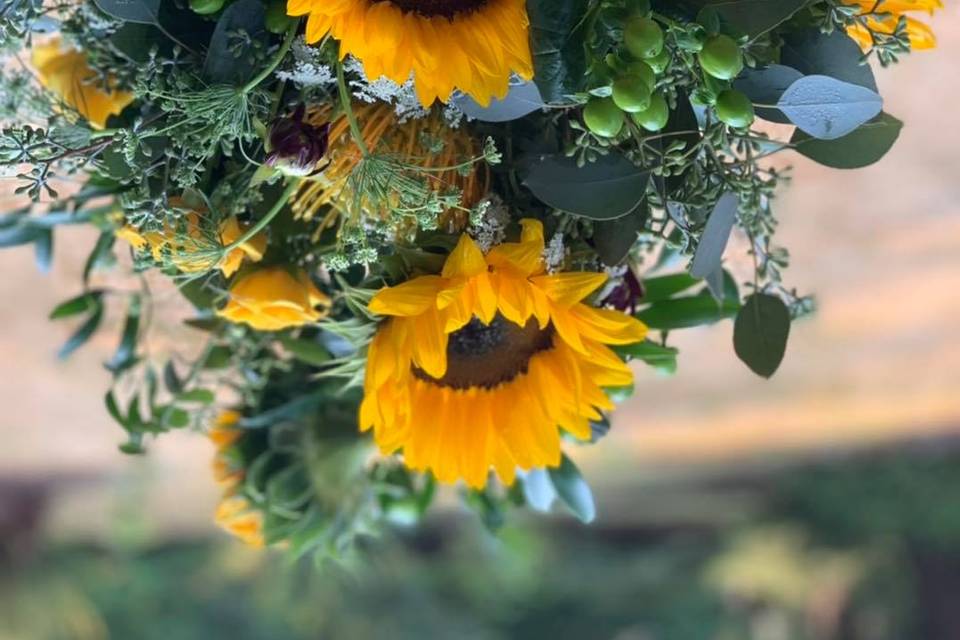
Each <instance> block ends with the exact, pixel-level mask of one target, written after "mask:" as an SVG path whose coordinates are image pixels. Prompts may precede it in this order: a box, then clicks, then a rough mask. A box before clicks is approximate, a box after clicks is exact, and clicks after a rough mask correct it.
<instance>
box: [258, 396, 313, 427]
mask: <svg viewBox="0 0 960 640" xmlns="http://www.w3.org/2000/svg"><path fill="white" fill-rule="evenodd" d="M321 400H322V396H321V395H320V394H317V393H313V394H310V395H304V396H300V397H299V398H296V399H294V400H291V401H290V402H288V403H286V404H282V405H280V406H279V407H274V408H272V409H268V410H267V411H264V412H262V413H260V414H259V415H256V416H248V417H245V418H243V419H241V420H240V426H241V427H243V428H244V429H260V428H263V427H269V426H271V425H273V424H274V423H276V422H278V421H280V420H287V419H290V418H295V417H298V416H302V415H305V414H307V413H309V412H311V411H314V410H315V409H316V408H317V407H318V406H319V405H320V403H321Z"/></svg>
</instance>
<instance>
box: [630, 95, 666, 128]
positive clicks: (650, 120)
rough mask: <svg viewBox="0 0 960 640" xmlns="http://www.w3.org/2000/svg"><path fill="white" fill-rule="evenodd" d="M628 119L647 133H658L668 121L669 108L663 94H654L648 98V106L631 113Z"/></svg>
mask: <svg viewBox="0 0 960 640" xmlns="http://www.w3.org/2000/svg"><path fill="white" fill-rule="evenodd" d="M630 117H631V118H633V121H634V122H636V123H637V126H640V127H643V128H644V129H646V130H647V131H660V130H661V129H663V128H664V127H665V126H667V120H669V119H670V107H669V106H668V105H667V99H666V98H664V97H663V94H660V93H655V94H653V96H651V97H650V105H649V106H648V107H647V108H646V109H644V110H643V111H640V112H637V113H631V114H630Z"/></svg>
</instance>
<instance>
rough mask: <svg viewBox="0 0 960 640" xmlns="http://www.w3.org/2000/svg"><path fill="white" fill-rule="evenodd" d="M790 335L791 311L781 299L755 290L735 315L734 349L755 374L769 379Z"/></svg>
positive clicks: (778, 363) (780, 358) (776, 367)
mask: <svg viewBox="0 0 960 640" xmlns="http://www.w3.org/2000/svg"><path fill="white" fill-rule="evenodd" d="M789 337H790V311H789V310H788V309H787V306H786V305H785V304H784V303H783V300H781V299H780V298H778V297H776V296H771V295H768V294H765V293H755V294H753V295H752V296H750V297H749V298H747V300H746V302H745V303H744V305H743V308H742V309H740V312H739V313H738V314H737V320H736V322H735V323H734V325H733V348H734V350H735V351H736V352H737V356H738V357H739V358H740V359H741V360H743V362H744V363H745V364H746V365H747V366H748V367H750V369H751V370H752V371H753V372H754V373H756V374H757V375H760V376H763V377H764V378H769V377H770V376H772V375H773V374H774V373H775V372H776V370H777V369H778V368H779V367H780V363H781V362H783V356H784V354H785V353H786V350H787V340H788V338H789Z"/></svg>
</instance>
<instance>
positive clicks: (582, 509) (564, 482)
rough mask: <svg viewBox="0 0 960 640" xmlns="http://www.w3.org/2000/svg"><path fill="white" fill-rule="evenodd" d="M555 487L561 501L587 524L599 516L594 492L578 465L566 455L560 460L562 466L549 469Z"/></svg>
mask: <svg viewBox="0 0 960 640" xmlns="http://www.w3.org/2000/svg"><path fill="white" fill-rule="evenodd" d="M548 474H549V475H550V481H551V482H552V483H553V488H554V489H556V491H557V495H558V496H559V497H560V501H561V502H563V504H564V505H565V506H566V507H567V508H568V509H570V511H571V512H572V513H573V515H575V516H577V518H578V519H579V520H580V521H581V522H583V523H586V524H589V523H590V522H593V520H594V518H596V516H597V508H596V505H595V504H594V501H593V492H592V491H590V485H588V484H587V481H586V480H584V479H583V476H582V475H580V470H579V469H577V465H575V464H573V461H571V460H570V458H568V457H567V456H566V455H564V456H563V459H562V460H561V461H560V466H559V467H557V468H556V469H550V470H549V471H548Z"/></svg>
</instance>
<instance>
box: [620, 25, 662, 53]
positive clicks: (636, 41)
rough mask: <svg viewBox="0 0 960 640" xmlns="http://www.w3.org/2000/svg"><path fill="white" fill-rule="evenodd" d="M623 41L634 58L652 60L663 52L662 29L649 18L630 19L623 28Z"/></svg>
mask: <svg viewBox="0 0 960 640" xmlns="http://www.w3.org/2000/svg"><path fill="white" fill-rule="evenodd" d="M623 41H624V43H625V44H626V45H627V49H628V50H629V51H630V53H632V54H633V55H634V56H636V57H638V58H652V57H654V56H655V55H657V54H658V53H660V52H661V51H663V29H661V28H660V25H659V24H657V23H656V22H655V21H654V20H651V19H650V18H643V17H636V18H631V19H630V20H629V21H627V24H625V25H624V27H623Z"/></svg>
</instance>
